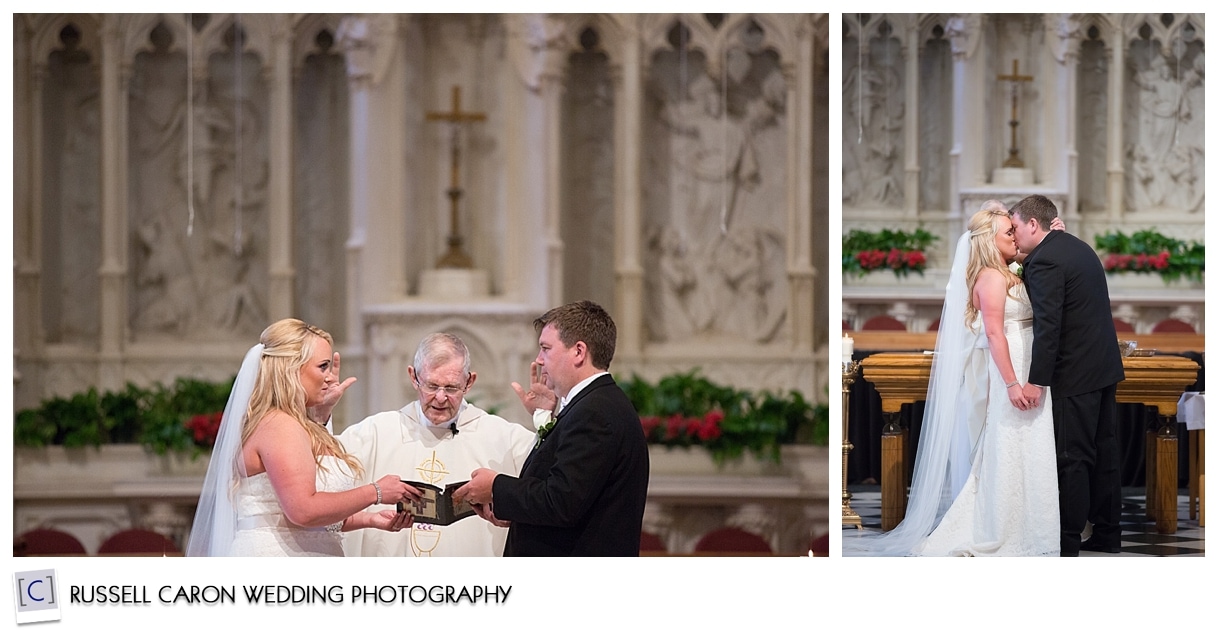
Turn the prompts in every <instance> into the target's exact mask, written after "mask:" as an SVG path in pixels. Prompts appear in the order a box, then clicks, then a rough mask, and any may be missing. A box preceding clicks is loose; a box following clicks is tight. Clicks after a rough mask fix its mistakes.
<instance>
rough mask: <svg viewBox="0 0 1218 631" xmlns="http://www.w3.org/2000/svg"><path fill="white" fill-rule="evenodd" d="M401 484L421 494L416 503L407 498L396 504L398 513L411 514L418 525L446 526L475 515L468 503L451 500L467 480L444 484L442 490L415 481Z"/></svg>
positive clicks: (406, 481)
mask: <svg viewBox="0 0 1218 631" xmlns="http://www.w3.org/2000/svg"><path fill="white" fill-rule="evenodd" d="M403 482H405V483H406V484H409V485H410V486H413V487H414V488H416V489H418V490H420V491H422V492H423V498H422V499H421V500H419V501H417V502H412V501H410V500H409V499H408V498H403V500H402V501H400V502H398V512H399V513H405V512H407V511H409V512H411V513H413V514H414V520H415V521H416V522H418V523H422V524H436V525H438V526H447V525H449V524H451V523H454V522H458V521H460V520H462V519H465V518H466V517H469V516H470V515H474V514H475V513H474V507H473V506H471V505H470V503H469V502H455V501H453V499H452V495H453V491H455V490H457V489H458V488H460V487H461V486H463V485H465V483H466V482H469V480H463V481H461V482H453V483H452V484H446V485H445V486H444V487H443V488H441V487H438V486H436V485H434V484H428V483H426V482H418V481H415V480H403Z"/></svg>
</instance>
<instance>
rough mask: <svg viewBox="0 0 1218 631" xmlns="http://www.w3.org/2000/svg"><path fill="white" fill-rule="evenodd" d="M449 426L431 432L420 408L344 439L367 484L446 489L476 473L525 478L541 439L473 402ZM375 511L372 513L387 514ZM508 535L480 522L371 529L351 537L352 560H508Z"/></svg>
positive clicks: (388, 415) (369, 423)
mask: <svg viewBox="0 0 1218 631" xmlns="http://www.w3.org/2000/svg"><path fill="white" fill-rule="evenodd" d="M450 424H451V422H450V423H445V424H443V425H438V426H437V425H432V424H431V422H430V421H428V420H427V419H426V418H425V417H424V416H423V414H422V410H421V409H420V407H419V403H418V401H415V402H413V403H411V404H409V405H407V406H406V407H404V408H402V409H401V410H397V411H393V412H381V413H379V414H374V415H372V416H369V417H368V418H366V419H364V420H363V421H360V422H359V423H356V424H355V425H352V426H351V427H348V428H347V429H346V430H345V431H344V432H343V433H342V434H341V435H339V437H338V438H339V440H340V441H342V443H343V446H344V447H345V448H346V449H347V451H349V452H350V453H351V454H352V455H353V456H355V457H356V458H358V459H359V461H360V464H362V465H363V467H364V477H363V479H362V480H361V482H363V483H365V484H366V483H369V482H372V481H374V480H377V479H379V478H381V477H383V476H386V475H397V476H400V477H401V478H402V479H403V480H406V481H408V482H409V481H410V480H419V481H423V482H427V483H429V484H434V485H436V486H440V487H443V486H444V485H446V484H450V483H452V482H462V481H465V480H468V479H469V477H470V473H472V472H473V471H474V470H475V469H479V468H483V467H485V468H487V469H491V470H493V471H498V472H500V473H506V474H508V475H513V476H514V475H519V474H520V470H521V468H523V467H524V461H525V459H526V458H528V457H529V452H530V451H532V449H533V443H534V442H535V441H536V435H535V434H534V433H533V432H531V431H529V430H528V429H526V428H524V427H522V426H520V425H517V424H515V423H512V422H510V421H508V420H505V419H503V418H501V417H498V416H495V415H493V414H488V413H487V412H486V411H485V410H482V409H480V408H478V407H476V406H474V405H470V404H469V403H463V404H462V406H461V412H460V414H458V415H457V433H456V434H454V433H453V432H452V430H451V429H449V425H450ZM385 508H386V507H385V506H372V507H370V508H369V509H368V510H370V511H377V510H385ZM506 541H507V529H506V528H500V527H497V526H492V525H491V524H490V522H488V521H486V520H484V519H482V518H481V517H478V516H476V515H475V516H472V517H466V518H465V519H462V520H461V521H458V522H456V523H455V524H452V525H449V526H435V525H432V524H421V523H416V524H415V525H414V527H413V528H412V529H411V530H410V532H386V531H384V530H377V529H372V528H365V529H361V530H357V531H354V532H349V533H347V536H346V538H345V539H344V542H343V547H344V550H345V551H346V553H347V556H502V555H503V545H504V542H506Z"/></svg>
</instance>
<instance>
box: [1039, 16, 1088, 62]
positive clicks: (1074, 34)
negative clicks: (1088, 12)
mask: <svg viewBox="0 0 1218 631" xmlns="http://www.w3.org/2000/svg"><path fill="white" fill-rule="evenodd" d="M1045 31H1046V32H1047V33H1051V34H1052V35H1051V36H1050V37H1049V38H1048V39H1049V44H1050V46H1052V50H1053V58H1054V59H1056V60H1057V61H1058V63H1065V62H1066V58H1067V57H1077V56H1078V49H1079V45H1080V44H1081V43H1082V38H1083V26H1082V22H1081V21H1080V20H1079V17H1078V15H1076V14H1073V13H1059V14H1052V13H1050V14H1046V15H1045Z"/></svg>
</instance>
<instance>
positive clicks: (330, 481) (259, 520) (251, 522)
mask: <svg viewBox="0 0 1218 631" xmlns="http://www.w3.org/2000/svg"><path fill="white" fill-rule="evenodd" d="M321 460H322V464H324V465H325V469H324V470H323V469H322V468H321V467H318V468H317V490H318V491H327V492H339V491H346V490H350V489H353V488H355V486H356V482H355V476H354V475H353V474H352V472H351V469H350V468H349V467H347V463H345V462H343V461H342V460H339V459H338V458H336V457H334V456H322V458H321ZM236 508H237V533H236V536H235V537H234V539H233V547H232V551H231V552H230V554H231V555H232V556H242V557H256V556H258V557H268V556H269V557H283V556H289V557H311V556H335V557H340V556H343V534H342V533H341V532H337V531H334V532H331V531H329V530H327V529H326V528H325V527H317V528H304V527H301V526H297V525H296V524H293V523H292V522H290V521H288V518H287V517H286V516H285V515H284V514H283V509H282V508H280V507H279V497H278V496H276V495H275V489H274V488H273V487H272V486H271V478H270V476H268V475H267V474H266V473H259V474H256V475H251V476H249V477H248V478H244V479H242V480H241V482H240V483H239V484H238V487H237V497H236Z"/></svg>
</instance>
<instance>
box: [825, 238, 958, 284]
mask: <svg viewBox="0 0 1218 631" xmlns="http://www.w3.org/2000/svg"><path fill="white" fill-rule="evenodd" d="M938 240H939V237H938V236H937V235H935V234H932V233H930V232H928V231H927V230H925V229H923V228H922V227H921V226H919V227H918V228H917V229H916V230H914V231H913V232H905V231H904V230H889V229H888V228H885V229H883V230H880V231H879V232H869V231H867V230H851V231H850V232H849V233H847V234H846V236H844V237H843V238H842V271H843V272H845V273H848V274H854V275H856V276H865V275H867V274H870V273H871V272H873V271H877V270H891V271H892V273H893V274H895V275H896V276H897V277H903V276H907V275H908V274H909V273H910V272H917V273H918V274H919V275H921V274H922V271H923V270H925V269H926V250H927V248H929V247H930V246H931V244H933V243H934V242H935V241H938Z"/></svg>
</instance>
